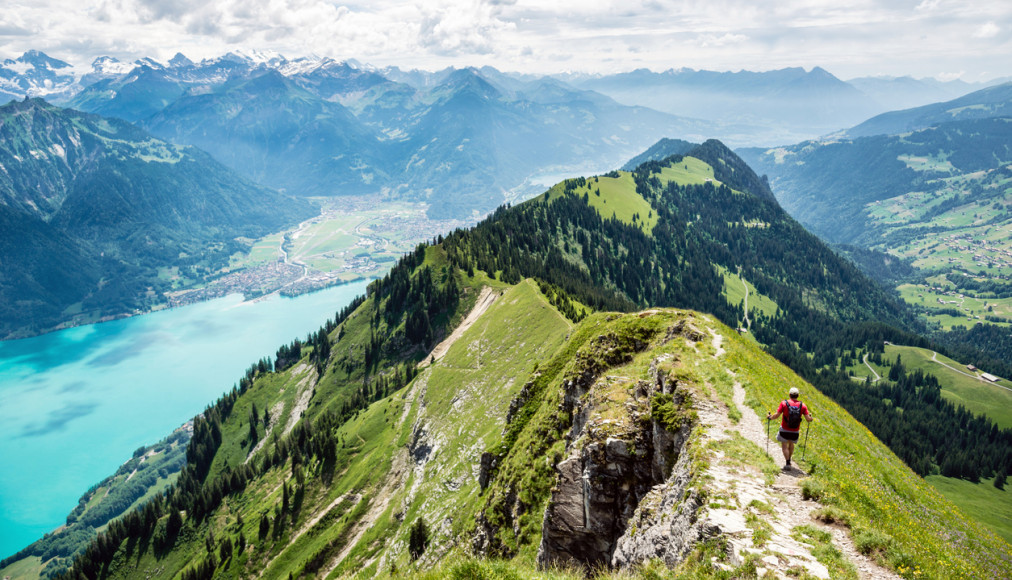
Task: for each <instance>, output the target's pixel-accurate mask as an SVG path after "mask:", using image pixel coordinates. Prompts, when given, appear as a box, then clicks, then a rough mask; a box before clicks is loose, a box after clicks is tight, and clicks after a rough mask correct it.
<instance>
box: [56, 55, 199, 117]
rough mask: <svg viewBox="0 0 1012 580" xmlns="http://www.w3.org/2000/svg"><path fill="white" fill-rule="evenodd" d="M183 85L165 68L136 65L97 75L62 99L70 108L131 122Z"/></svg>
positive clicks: (158, 106)
mask: <svg viewBox="0 0 1012 580" xmlns="http://www.w3.org/2000/svg"><path fill="white" fill-rule="evenodd" d="M186 89H187V87H186V85H185V84H184V83H182V82H180V80H179V79H177V78H173V76H172V75H170V74H169V73H168V72H167V71H166V70H165V69H163V68H161V67H159V68H152V67H151V66H148V65H142V66H138V67H136V68H133V69H131V70H130V71H129V72H127V73H126V74H116V75H110V76H108V78H103V79H98V80H96V82H94V83H93V84H91V85H89V86H88V87H86V88H85V89H84V90H82V91H81V92H80V93H78V94H77V95H76V96H74V98H73V99H71V100H70V101H68V102H67V103H66V106H67V107H68V108H71V109H77V110H80V111H87V112H89V113H94V114H96V115H102V116H104V117H116V118H118V119H124V120H126V121H130V122H131V123H134V122H137V121H140V120H141V119H146V118H148V117H150V116H151V115H154V114H155V113H157V112H158V111H161V110H162V109H164V108H165V107H167V106H168V105H169V104H170V103H172V102H173V101H175V100H176V99H178V98H179V97H180V96H182V95H183V93H185V92H186Z"/></svg>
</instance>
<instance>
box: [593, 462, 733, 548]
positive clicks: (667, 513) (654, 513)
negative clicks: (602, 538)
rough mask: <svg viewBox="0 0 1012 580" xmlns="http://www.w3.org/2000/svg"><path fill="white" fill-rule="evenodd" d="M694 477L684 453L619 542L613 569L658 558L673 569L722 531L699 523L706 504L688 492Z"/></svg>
mask: <svg viewBox="0 0 1012 580" xmlns="http://www.w3.org/2000/svg"><path fill="white" fill-rule="evenodd" d="M690 477H691V471H690V465H689V457H688V454H687V453H683V454H681V455H680V456H679V459H678V463H676V464H675V467H674V469H673V470H672V474H671V477H670V478H669V479H668V480H667V481H665V482H664V483H662V484H660V485H657V486H655V487H654V488H653V489H651V490H650V493H649V494H647V496H646V497H644V498H643V500H642V501H641V502H640V504H639V507H637V509H636V512H635V514H634V515H633V517H632V518H630V520H629V522H628V525H627V526H626V529H625V532H624V533H623V534H622V536H621V537H620V538H618V539H617V540H616V542H615V551H614V554H613V555H612V558H611V561H610V562H609V564H611V566H612V567H613V568H628V567H631V566H633V565H636V564H639V563H642V562H646V561H648V560H651V559H654V558H656V559H659V560H661V561H663V562H664V563H665V564H666V565H667V566H669V567H673V566H675V565H676V564H678V563H679V562H681V561H682V560H683V559H684V558H685V556H686V555H687V554H688V553H689V552H690V551H691V550H692V548H693V547H694V546H695V545H696V543H697V542H699V541H701V540H703V539H705V538H706V537H708V536H712V535H715V534H716V533H718V532H719V531H720V530H719V529H718V528H715V527H714V526H712V525H710V524H709V523H705V522H701V521H699V520H697V514H698V512H699V509H700V508H701V507H703V500H702V498H701V497H700V496H699V494H698V493H697V492H696V491H695V490H691V491H690V490H687V489H686V488H687V486H688V484H689V481H690ZM731 563H732V564H734V565H737V562H731Z"/></svg>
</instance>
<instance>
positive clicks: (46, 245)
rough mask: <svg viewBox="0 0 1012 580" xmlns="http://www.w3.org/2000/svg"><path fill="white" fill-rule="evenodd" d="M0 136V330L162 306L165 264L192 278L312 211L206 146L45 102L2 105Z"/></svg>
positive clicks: (32, 329) (35, 329) (47, 325)
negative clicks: (244, 174) (231, 167)
mask: <svg viewBox="0 0 1012 580" xmlns="http://www.w3.org/2000/svg"><path fill="white" fill-rule="evenodd" d="M0 143H2V146H0V166H2V168H3V171H2V174H0V219H3V220H4V221H5V222H6V223H8V224H10V227H5V228H3V230H0V232H2V233H0V238H2V242H0V243H2V245H3V247H4V248H7V249H9V250H10V251H9V252H7V253H5V256H7V258H6V259H5V261H4V268H3V281H2V286H0V294H2V296H3V300H0V304H2V305H3V306H2V308H3V312H2V316H0V320H2V321H3V326H2V329H0V334H2V335H4V336H10V335H11V334H12V333H15V332H21V333H23V332H39V331H43V330H47V329H50V328H52V327H53V326H54V325H57V324H60V323H65V322H69V321H71V320H84V321H87V320H95V319H96V318H99V317H102V316H110V315H121V314H124V313H130V312H133V311H134V309H136V308H140V307H142V306H146V305H150V304H152V303H157V302H158V300H159V297H160V294H161V292H163V291H165V290H167V289H168V288H169V287H170V286H169V282H168V281H167V280H165V279H160V278H159V269H160V268H168V267H171V266H184V267H188V268H190V269H192V273H191V276H192V277H193V278H198V277H200V276H202V275H203V274H201V272H211V271H214V270H215V269H217V268H219V267H221V265H223V264H227V261H228V256H230V255H231V254H232V253H233V252H234V251H236V250H238V249H241V248H242V247H243V246H242V243H241V242H240V241H237V239H236V238H239V237H248V238H255V237H257V236H260V235H263V234H264V233H267V232H269V231H274V230H276V229H280V227H281V226H283V225H285V224H288V223H292V222H294V221H296V220H298V219H302V218H305V217H309V216H310V215H312V212H313V210H312V209H311V207H310V206H308V205H307V204H305V203H304V202H300V201H296V200H294V199H291V198H287V197H284V196H280V195H278V194H277V193H275V192H272V191H269V190H266V189H263V188H261V187H258V186H255V185H253V184H251V183H248V182H246V181H243V180H242V179H240V178H239V177H238V176H236V175H234V174H233V173H231V172H230V171H228V170H227V169H226V168H224V167H222V166H221V165H219V164H217V163H216V162H214V161H213V160H212V159H211V158H210V157H208V156H207V154H205V153H203V152H201V151H198V150H195V149H192V148H185V147H177V146H174V145H171V144H169V143H166V142H164V141H159V140H157V139H154V138H152V137H151V136H150V135H148V134H146V133H144V132H143V131H141V130H139V129H137V128H136V127H134V126H132V125H129V124H128V123H125V122H122V121H117V120H113V119H104V118H102V117H98V116H95V115H87V114H82V113H78V112H76V111H72V110H67V109H59V108H57V107H54V106H51V105H49V104H47V103H45V102H44V101H41V100H26V101H22V102H15V103H11V104H9V105H7V106H5V107H2V108H0ZM25 248H28V250H27V251H26V250H25ZM149 291H150V293H149Z"/></svg>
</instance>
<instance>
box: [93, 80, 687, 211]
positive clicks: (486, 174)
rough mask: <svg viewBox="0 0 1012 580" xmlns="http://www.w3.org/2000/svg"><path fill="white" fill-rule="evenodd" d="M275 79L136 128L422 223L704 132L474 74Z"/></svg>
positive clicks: (272, 181) (284, 182)
mask: <svg viewBox="0 0 1012 580" xmlns="http://www.w3.org/2000/svg"><path fill="white" fill-rule="evenodd" d="M285 70H286V69H284V68H282V69H281V72H278V71H275V70H270V69H269V70H266V72H264V71H257V70H254V71H252V72H250V75H251V78H242V79H240V80H233V81H231V82H229V83H226V84H225V85H222V86H219V87H217V88H213V89H211V90H201V91H194V92H193V93H192V94H187V95H184V96H182V97H181V98H179V99H178V100H177V101H175V102H174V103H173V104H171V105H170V106H168V107H165V108H164V109H162V110H161V111H160V112H158V113H157V114H155V115H154V116H152V117H150V118H148V119H145V120H144V121H142V125H143V126H145V127H146V128H148V129H149V130H151V131H152V132H153V133H154V134H156V135H158V136H160V137H163V138H166V139H169V140H171V141H173V142H176V143H185V144H190V145H195V146H198V147H201V148H203V149H206V150H207V151H209V152H210V153H211V154H212V155H214V156H215V157H216V158H217V159H218V160H220V161H222V162H223V163H225V164H226V165H228V166H230V167H232V168H233V169H235V170H237V171H239V172H240V173H242V174H243V175H245V176H247V177H249V178H251V179H254V180H257V181H259V182H261V183H264V184H266V185H269V186H272V187H277V188H282V189H285V190H286V191H288V192H289V193H293V194H298V195H339V194H354V193H361V192H376V191H384V192H386V193H388V194H390V195H395V196H399V197H406V198H409V199H421V200H426V201H428V202H429V203H430V204H431V207H430V211H429V213H430V215H431V216H432V217H462V216H463V217H471V216H472V215H473V214H474V213H477V214H479V215H480V214H481V213H484V212H487V211H489V210H491V209H493V208H494V207H496V206H497V205H500V204H501V203H503V202H504V201H505V200H506V199H507V198H506V194H507V192H509V191H511V190H514V189H515V188H518V187H521V186H524V185H525V182H526V180H527V179H528V178H529V177H531V176H532V175H534V174H536V173H538V172H539V171H545V170H548V169H551V168H554V167H558V166H567V165H572V164H574V163H579V164H582V165H588V164H589V165H598V164H602V165H604V164H606V165H613V164H615V163H617V162H618V161H619V160H620V159H622V158H624V157H626V156H628V155H630V154H631V153H632V152H633V151H638V150H641V149H642V147H644V146H646V144H647V143H650V142H652V141H654V140H656V139H657V138H659V137H660V136H661V135H663V134H665V133H679V134H685V133H686V132H687V131H688V132H691V134H696V132H697V131H698V130H699V129H700V128H701V124H700V123H698V122H693V121H690V120H686V119H682V118H678V117H673V116H671V115H666V114H663V113H658V112H656V111H651V110H649V109H644V108H639V107H626V106H622V105H618V104H617V103H615V102H614V101H612V100H611V99H608V98H607V97H603V96H601V95H599V94H596V93H593V92H590V91H578V90H574V89H572V88H569V87H566V86H564V85H562V84H561V83H558V82H555V81H541V82H536V83H530V84H521V85H522V86H519V89H518V90H511V91H505V92H504V91H502V90H500V89H499V88H497V87H496V86H494V85H493V84H491V83H490V82H488V81H487V80H486V79H485V78H483V77H482V76H481V74H479V73H478V72H477V71H474V70H471V69H463V70H456V71H451V72H449V73H448V74H447V75H446V76H445V78H443V80H442V82H441V83H439V84H437V85H435V86H432V87H428V88H426V89H424V90H420V89H415V88H412V87H410V86H407V85H404V84H401V83H394V82H390V81H387V80H386V79H383V78H381V77H379V76H378V75H376V74H375V73H367V72H363V71H360V70H358V69H352V68H349V67H346V66H345V67H339V66H337V65H336V64H333V63H331V64H329V65H328V66H327V67H326V68H325V69H321V68H315V69H311V70H308V71H301V70H297V71H294V72H293V74H292V76H291V77H287V76H284V75H283V74H282V73H283V72H284V71H285ZM110 82H111V81H110ZM515 88H516V87H515ZM325 98H326V99H336V100H339V101H340V102H342V103H344V104H346V105H347V106H348V109H345V108H344V106H342V105H341V104H338V103H336V102H332V101H329V100H325ZM149 104H151V103H149ZM154 105H157V103H155V104H154ZM450 184H452V185H450Z"/></svg>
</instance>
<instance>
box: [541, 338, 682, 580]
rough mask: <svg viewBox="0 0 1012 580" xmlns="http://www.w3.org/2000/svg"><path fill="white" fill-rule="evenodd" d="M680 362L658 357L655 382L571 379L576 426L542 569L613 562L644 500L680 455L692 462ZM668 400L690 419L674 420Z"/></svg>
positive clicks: (560, 473) (560, 468)
mask: <svg viewBox="0 0 1012 580" xmlns="http://www.w3.org/2000/svg"><path fill="white" fill-rule="evenodd" d="M674 364H675V361H673V360H672V359H671V357H667V358H659V359H657V360H655V361H654V363H653V364H652V365H651V368H650V374H649V376H650V379H649V380H647V381H633V380H631V379H627V378H625V377H620V376H610V375H608V376H602V377H601V378H599V379H597V380H596V381H593V382H591V384H586V382H584V381H580V380H579V378H578V379H576V380H572V381H567V383H566V384H565V388H566V394H565V397H564V402H563V405H564V406H569V407H570V408H571V409H572V416H573V425H572V429H571V431H570V434H569V436H568V440H569V442H570V443H569V445H568V446H567V452H568V454H567V456H566V457H565V459H564V460H563V461H561V462H559V464H558V465H557V466H556V471H557V480H556V485H555V487H554V488H553V490H552V496H551V500H550V502H549V505H548V508H547V509H546V511H545V517H544V521H543V524H542V540H541V545H540V547H539V550H538V564H539V565H540V566H543V567H548V566H553V565H564V566H570V565H579V566H584V567H587V568H598V567H608V566H611V565H612V560H613V555H614V554H615V552H616V548H617V547H618V543H619V541H620V539H621V538H623V537H624V535H625V534H626V531H627V528H628V524H629V521H630V520H631V519H633V518H634V517H635V515H636V514H637V511H638V508H639V506H640V504H641V503H642V500H643V499H644V498H645V497H647V496H648V495H649V494H650V493H651V491H652V489H653V488H654V487H655V486H657V485H659V484H663V483H664V482H665V481H667V480H668V478H669V476H672V468H673V467H674V466H675V465H676V463H677V462H679V458H682V459H681V463H684V462H685V460H684V457H685V453H683V451H684V447H685V444H686V442H687V441H688V438H689V433H690V431H691V426H692V421H691V419H690V415H691V413H690V412H689V411H688V410H687V409H686V408H685V407H686V403H687V402H688V399H689V396H688V392H687V391H686V390H685V389H684V388H679V385H678V384H677V382H675V381H673V380H672V379H671V375H670V372H669V371H670V370H671V369H672V368H674ZM660 405H668V406H670V407H671V408H669V409H668V411H670V412H673V413H675V415H676V416H678V417H681V418H682V419H684V420H681V421H676V422H672V421H671V419H672V415H671V413H667V414H665V413H661V412H659V411H660V409H659V406H660ZM662 417H663V418H662ZM686 473H688V472H687V471H686ZM674 477H675V479H678V478H679V477H680V476H679V475H678V474H675V475H674ZM685 479H686V481H687V476H686V477H685Z"/></svg>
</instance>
